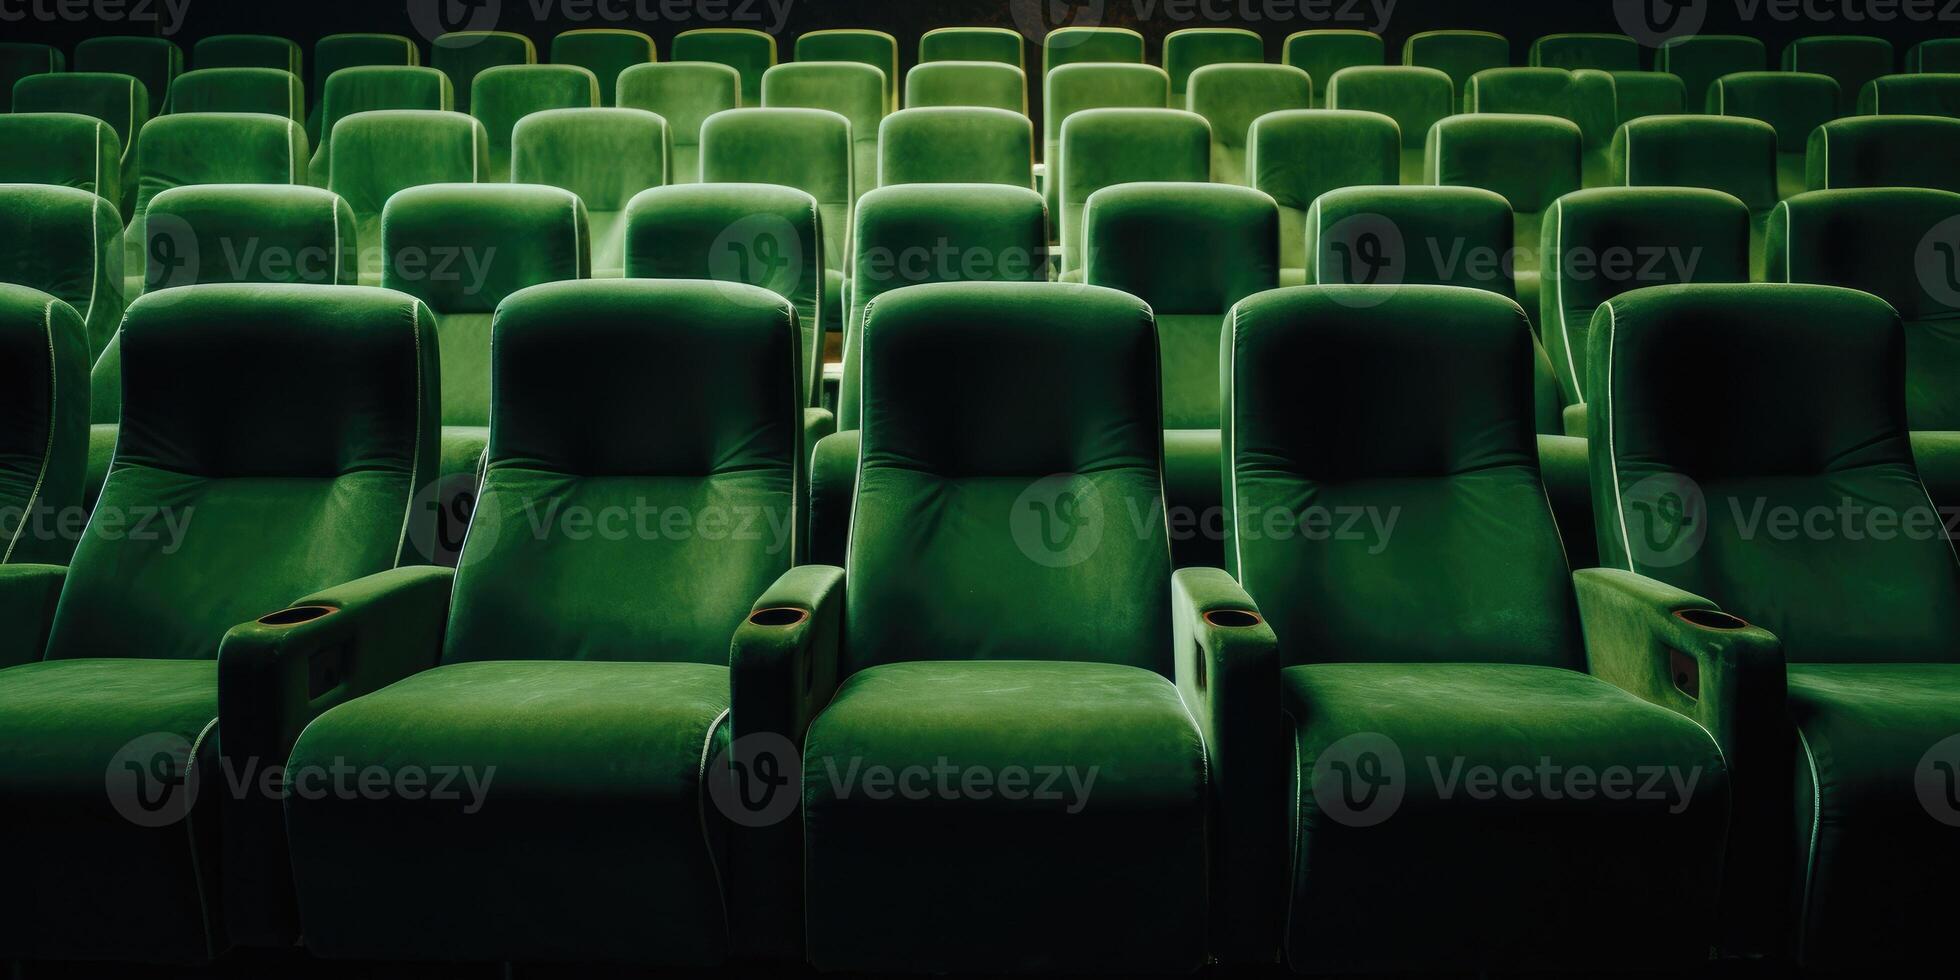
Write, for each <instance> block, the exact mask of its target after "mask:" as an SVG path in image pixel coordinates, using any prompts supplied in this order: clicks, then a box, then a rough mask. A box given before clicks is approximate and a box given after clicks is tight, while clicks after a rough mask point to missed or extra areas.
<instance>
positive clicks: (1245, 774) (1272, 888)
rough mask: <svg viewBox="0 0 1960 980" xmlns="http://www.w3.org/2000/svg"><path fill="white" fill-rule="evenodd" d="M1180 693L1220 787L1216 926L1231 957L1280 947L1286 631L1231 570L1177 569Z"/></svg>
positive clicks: (1271, 952)
mask: <svg viewBox="0 0 1960 980" xmlns="http://www.w3.org/2000/svg"><path fill="white" fill-rule="evenodd" d="M1171 583H1172V584H1171V590H1172V600H1171V601H1172V637H1173V640H1174V642H1175V643H1176V650H1175V653H1176V656H1175V661H1174V662H1175V670H1176V679H1177V689H1178V693H1179V694H1180V695H1182V697H1183V698H1184V703H1185V706H1186V707H1187V708H1189V709H1190V711H1191V715H1192V717H1193V718H1194V719H1195V720H1196V721H1197V723H1198V729H1199V731H1200V732H1201V733H1202V734H1203V735H1204V740H1205V751H1206V754H1207V766H1208V770H1209V778H1210V782H1211V786H1212V812H1213V836H1212V843H1211V846H1212V849H1213V854H1214V855H1215V858H1214V860H1213V861H1212V869H1213V888H1214V889H1215V891H1216V894H1217V895H1218V896H1220V900H1215V901H1213V903H1212V910H1213V921H1212V930H1213V935H1214V936H1215V937H1216V943H1217V952H1218V955H1219V957H1220V959H1221V961H1223V962H1227V963H1244V964H1263V963H1270V962H1273V961H1274V960H1275V959H1276V957H1277V956H1278V951H1279V934H1280V928H1281V910H1283V909H1284V907H1285V904H1286V903H1285V900H1284V892H1285V874H1284V872H1285V869H1286V862H1285V861H1281V860H1275V859H1274V855H1279V854H1284V853H1285V852H1286V810H1285V804H1284V799H1285V788H1286V785H1287V781H1286V774H1285V770H1284V769H1283V768H1282V766H1284V765H1285V764H1286V761H1287V760H1286V757H1285V753H1284V752H1283V751H1282V750H1283V749H1284V748H1285V744H1286V740H1285V737H1284V726H1283V725H1282V722H1281V715H1280V697H1279V640H1278V638H1277V637H1275V636H1274V635H1273V630H1272V627H1270V626H1267V625H1266V622H1265V620H1264V618H1263V617H1261V616H1260V615H1259V607H1258V606H1256V605H1254V604H1253V601H1252V598H1251V597H1250V596H1248V595H1246V593H1245V590H1244V589H1243V588H1241V587H1240V586H1239V583H1238V582H1237V580H1235V579H1233V578H1232V576H1231V575H1229V574H1227V573H1226V572H1225V571H1223V570H1222V569H1217V568H1183V569H1179V570H1178V571H1177V572H1176V573H1175V574H1174V575H1172V577H1171Z"/></svg>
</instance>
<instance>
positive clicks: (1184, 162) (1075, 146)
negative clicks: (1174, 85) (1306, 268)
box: [1049, 109, 1277, 274]
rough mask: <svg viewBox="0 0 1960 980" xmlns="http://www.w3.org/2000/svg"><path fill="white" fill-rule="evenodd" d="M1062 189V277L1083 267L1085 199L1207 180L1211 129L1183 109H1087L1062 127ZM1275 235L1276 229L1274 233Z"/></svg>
mask: <svg viewBox="0 0 1960 980" xmlns="http://www.w3.org/2000/svg"><path fill="white" fill-rule="evenodd" d="M1062 158H1063V160H1062V172H1061V176H1060V179H1059V180H1057V179H1056V178H1055V177H1054V176H1053V175H1051V176H1050V177H1049V180H1050V182H1051V183H1058V184H1059V185H1060V203H1061V209H1060V211H1059V212H1056V211H1055V210H1054V209H1053V208H1050V211H1049V213H1050V214H1059V221H1060V223H1061V226H1062V227H1061V243H1062V271H1063V272H1064V274H1070V273H1075V274H1079V273H1080V271H1081V269H1082V267H1083V265H1084V259H1085V257H1084V255H1083V251H1084V247H1085V244H1086V242H1087V238H1086V237H1085V236H1086V232H1087V227H1086V225H1087V220H1088V218H1087V212H1088V208H1089V198H1090V196H1091V195H1093V194H1095V193H1096V192H1097V191H1099V190H1102V189H1103V188H1105V187H1112V186H1115V185H1117V184H1131V183H1137V182H1140V181H1151V182H1158V181H1185V182H1198V183H1203V182H1207V181H1209V180H1210V179H1211V125H1210V124H1209V123H1207V122H1205V118H1204V117H1203V116H1200V115H1198V114H1197V113H1194V112H1185V111H1184V110H1181V109H1085V110H1083V111H1081V112H1078V113H1075V114H1074V115H1072V116H1070V117H1069V120H1068V122H1066V123H1064V124H1063V126H1062ZM1275 232H1277V229H1275Z"/></svg>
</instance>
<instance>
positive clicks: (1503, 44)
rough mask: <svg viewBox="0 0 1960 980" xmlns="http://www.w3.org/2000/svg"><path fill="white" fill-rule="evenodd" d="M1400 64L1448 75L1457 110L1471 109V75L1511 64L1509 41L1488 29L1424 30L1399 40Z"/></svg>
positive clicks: (1466, 110) (1465, 110) (1467, 110)
mask: <svg viewBox="0 0 1960 980" xmlns="http://www.w3.org/2000/svg"><path fill="white" fill-rule="evenodd" d="M1402 63H1403V64H1404V65H1410V66H1414V67H1418V68H1434V69H1436V70H1438V71H1440V72H1442V73H1443V74H1445V75H1447V76H1449V79H1450V85H1451V86H1452V88H1454V90H1455V92H1456V105H1457V107H1458V108H1457V111H1459V112H1469V111H1471V110H1470V76H1472V75H1475V74H1476V73H1478V72H1480V71H1484V70H1486V69H1489V68H1506V67H1509V66H1510V64H1511V42H1509V41H1507V40H1505V39H1504V37H1503V35H1500V34H1492V33H1490V32H1488V31H1423V32H1422V33H1420V34H1413V35H1410V37H1409V39H1408V40H1406V41H1404V42H1402Z"/></svg>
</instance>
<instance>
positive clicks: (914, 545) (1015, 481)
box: [839, 282, 1172, 677]
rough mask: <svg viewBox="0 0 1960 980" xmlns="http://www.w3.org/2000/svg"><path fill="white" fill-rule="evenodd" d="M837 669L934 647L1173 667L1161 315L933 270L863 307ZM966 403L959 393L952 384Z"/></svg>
mask: <svg viewBox="0 0 1960 980" xmlns="http://www.w3.org/2000/svg"><path fill="white" fill-rule="evenodd" d="M863 337H864V353H863V355H862V364H861V366H862V370H863V382H864V388H863V391H864V395H863V403H864V417H863V427H862V429H861V432H862V433H863V435H862V439H861V443H860V449H859V462H858V475H857V493H856V500H855V504H854V506H853V507H852V511H851V529H850V535H849V545H848V548H847V552H846V554H847V557H846V559H845V568H846V578H847V580H848V581H849V582H850V583H851V586H850V588H849V589H848V590H847V593H846V596H845V600H844V606H845V608H844V642H843V649H842V650H841V651H840V659H841V666H840V670H839V676H840V677H841V676H848V675H849V674H851V673H854V672H856V671H858V670H861V669H864V668H866V667H871V666H875V665H878V664H885V663H893V662H899V661H911V660H923V659H959V660H1068V661H1078V662H1089V663H1114V664H1127V665H1132V666H1136V667H1142V668H1146V669H1150V670H1155V671H1157V672H1158V673H1159V674H1163V675H1165V676H1168V675H1169V674H1170V671H1171V653H1172V650H1171V636H1170V590H1169V589H1167V588H1165V583H1166V582H1168V581H1169V580H1170V574H1171V556H1170V544H1169V534H1168V530H1167V528H1166V527H1165V524H1164V522H1163V520H1162V519H1161V517H1150V516H1146V517H1145V518H1143V519H1141V520H1138V521H1134V522H1133V521H1132V519H1131V516H1130V515H1132V514H1141V515H1161V514H1162V513H1163V512H1164V511H1163V507H1164V500H1163V490H1162V482H1163V436H1162V429H1161V422H1160V421H1159V419H1160V413H1159V410H1158V404H1157V335H1156V331H1155V330H1154V329H1153V328H1152V325H1151V318H1150V309H1149V307H1147V306H1145V305H1144V304H1143V302H1142V301H1141V300H1138V299H1137V298H1136V297H1134V296H1128V295H1125V294H1123V293H1119V292H1117V291H1115V290H1113V289H1098V288H1096V287H1091V286H1077V285H1063V284H1059V283H1001V282H984V283H933V284H929V285H923V286H914V287H912V288H909V289H901V290H898V291H895V292H891V293H886V294H885V295H883V296H880V297H879V298H878V299H877V300H875V301H874V302H872V303H871V304H870V306H869V307H868V308H867V309H866V311H865V316H864V328H863ZM953 391H957V392H961V393H962V397H959V398H948V397H946V394H947V393H948V392H953Z"/></svg>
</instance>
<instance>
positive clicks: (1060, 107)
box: [1038, 31, 1171, 235]
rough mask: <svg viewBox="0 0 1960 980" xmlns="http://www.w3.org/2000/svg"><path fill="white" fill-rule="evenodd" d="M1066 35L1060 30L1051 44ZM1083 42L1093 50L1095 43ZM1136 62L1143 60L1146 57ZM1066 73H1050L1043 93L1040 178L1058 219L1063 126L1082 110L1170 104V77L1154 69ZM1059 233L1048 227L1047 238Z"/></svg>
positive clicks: (1085, 68)
mask: <svg viewBox="0 0 1960 980" xmlns="http://www.w3.org/2000/svg"><path fill="white" fill-rule="evenodd" d="M1062 34H1063V32H1062V31H1056V32H1055V33H1054V34H1051V35H1050V36H1049V41H1050V42H1051V43H1053V42H1054V40H1055V37H1056V36H1057V35H1062ZM1091 37H1093V35H1092V36H1091ZM1083 43H1084V44H1088V45H1090V46H1094V42H1093V41H1085V42H1083ZM1138 43H1139V45H1140V44H1141V43H1142V42H1141V39H1139V41H1138ZM1070 50H1072V49H1070ZM1136 60H1137V61H1142V56H1141V55H1139V56H1138V58H1137V59H1136ZM1065 68H1066V70H1055V71H1051V72H1050V73H1049V75H1048V77H1047V78H1046V79H1045V80H1044V81H1043V83H1042V91H1041V99H1042V107H1043V109H1042V116H1041V139H1042V146H1041V162H1042V166H1043V168H1044V169H1043V170H1042V171H1040V172H1039V175H1038V179H1039V180H1040V182H1041V194H1042V198H1043V199H1044V200H1046V201H1047V202H1048V213H1049V214H1050V215H1052V216H1055V217H1056V218H1059V216H1060V214H1061V207H1062V198H1061V191H1062V183H1061V181H1062V124H1063V123H1065V122H1067V121H1068V117H1069V116H1071V115H1074V114H1075V113H1077V112H1081V111H1082V110H1084V109H1160V108H1163V107H1164V106H1166V105H1168V104H1169V101H1170V92H1171V82H1170V76H1169V75H1166V74H1164V71H1163V69H1161V68H1158V67H1156V66H1154V65H1144V64H1103V63H1088V64H1082V65H1079V66H1078V65H1076V64H1070V65H1067V66H1065ZM1060 233H1061V229H1060V228H1058V227H1051V228H1049V234H1056V235H1058V234H1060Z"/></svg>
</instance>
